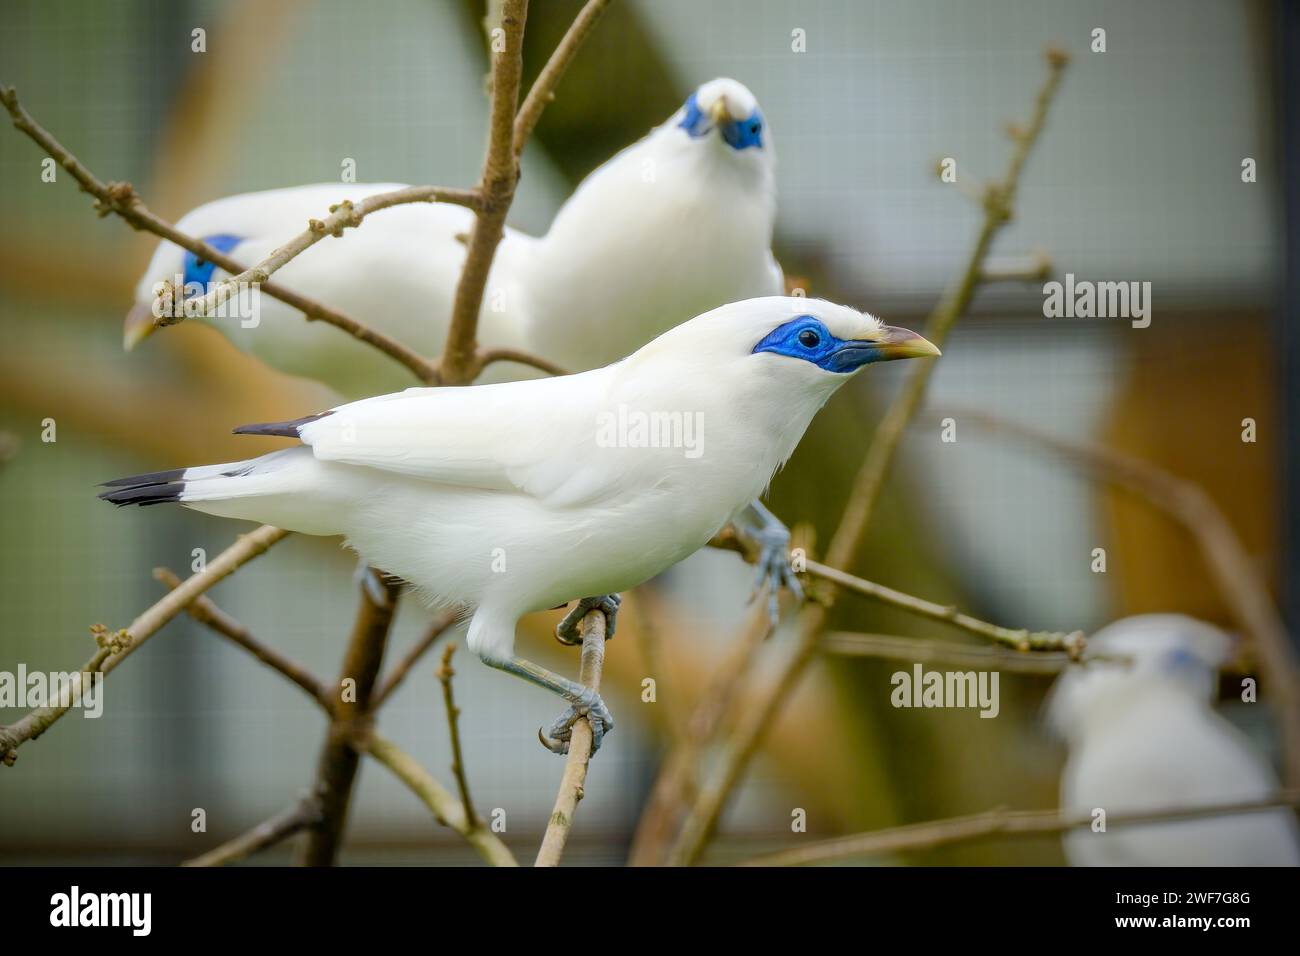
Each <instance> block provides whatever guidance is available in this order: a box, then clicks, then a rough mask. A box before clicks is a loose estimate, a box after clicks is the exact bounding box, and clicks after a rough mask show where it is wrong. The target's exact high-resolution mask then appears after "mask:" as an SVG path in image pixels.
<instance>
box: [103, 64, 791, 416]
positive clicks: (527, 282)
mask: <svg viewBox="0 0 1300 956" xmlns="http://www.w3.org/2000/svg"><path fill="white" fill-rule="evenodd" d="M398 188H401V186H400V184H395V183H382V184H367V185H361V184H348V185H344V184H331V183H326V184H320V185H311V186H299V187H295V188H290V189H275V190H269V191H266V192H257V193H248V194H244V195H239V196H232V197H229V198H226V199H220V200H217V201H215V202H211V203H208V204H206V205H204V206H200V207H199V208H197V209H195V210H193V211H192V212H190V213H188V214H186V215H185V216H184V217H183V218H182V219H181V220H180V222H179V223H178V224H177V225H178V226H179V228H180V229H181V230H182V231H184V232H186V233H188V234H190V235H194V236H199V237H201V238H203V239H205V240H206V241H208V242H209V243H211V244H212V245H213V246H215V247H216V248H218V249H219V250H220V251H222V252H226V253H228V254H229V255H231V256H232V257H234V258H235V259H237V260H238V261H239V262H240V263H241V264H243V265H245V266H252V265H253V264H255V263H256V262H259V261H261V260H262V259H264V258H265V257H266V256H267V255H269V254H270V253H271V251H272V250H274V249H275V248H276V247H277V246H279V245H282V244H283V243H284V242H286V241H287V240H288V239H290V238H291V237H293V236H294V235H296V234H298V233H300V232H302V231H303V230H304V229H305V228H306V227H307V222H308V220H309V219H311V218H313V217H315V218H323V217H324V215H325V214H326V211H327V210H328V209H329V207H330V206H332V205H334V204H336V203H339V202H341V201H342V200H344V199H351V200H354V201H356V200H360V199H363V198H365V197H367V196H370V195H373V194H375V193H380V192H385V191H388V190H391V189H398ZM775 216H776V180H775V156H774V153H773V148H772V140H771V131H770V130H769V129H768V128H767V126H766V124H765V121H764V118H763V115H762V113H761V111H760V110H759V107H758V102H757V101H756V100H755V98H754V96H753V94H752V93H750V91H749V90H748V89H746V88H745V87H744V86H742V85H741V84H740V83H738V82H736V81H735V80H730V79H716V80H712V81H710V82H708V83H705V84H704V85H703V86H701V87H699V89H697V90H696V91H695V92H694V93H692V94H691V96H690V98H689V99H687V101H686V103H685V104H684V105H683V106H682V107H681V109H679V110H678V111H677V112H676V113H675V114H674V115H673V116H672V117H671V118H670V119H669V120H668V121H667V122H665V123H664V124H663V125H661V126H659V127H657V128H656V129H654V130H652V131H651V132H650V133H649V134H648V135H647V136H645V137H644V138H643V139H641V140H640V141H639V142H637V143H635V144H634V145H632V146H629V147H628V148H627V149H624V150H623V151H622V152H620V153H618V154H617V155H616V156H614V157H613V158H612V159H610V160H609V161H608V162H606V163H605V164H604V165H603V166H601V167H600V168H598V169H597V170H595V171H594V172H593V173H591V175H589V176H588V177H587V178H586V179H585V180H584V181H583V182H582V184H581V185H579V187H578V188H577V190H576V191H575V192H574V194H573V195H572V196H571V197H570V198H569V200H568V201H567V202H566V203H565V204H564V206H563V207H562V208H561V209H560V211H559V213H558V214H557V215H556V217H555V220H554V222H553V223H552V225H551V228H550V230H549V231H548V232H547V233H546V235H544V236H542V237H541V238H534V237H531V236H527V235H525V234H523V233H521V232H518V231H515V230H513V229H507V230H506V234H505V237H504V239H503V240H502V242H501V245H500V247H499V249H498V251H497V255H496V259H495V261H494V263H493V267H492V272H491V274H490V276H489V278H488V286H487V294H486V295H485V297H484V304H483V308H482V310H481V314H480V319H479V321H480V325H479V341H480V342H481V343H482V344H484V345H485V346H510V347H513V348H523V349H527V350H530V351H533V352H535V353H537V354H539V355H542V356H543V357H545V358H547V359H549V360H551V361H552V362H555V363H556V364H558V365H560V366H562V367H564V368H567V369H571V370H575V371H577V370H582V369H589V368H595V367H597V366H600V365H605V364H607V363H609V362H612V361H615V360H616V359H619V358H621V357H623V356H624V355H627V354H629V353H630V352H632V351H634V350H635V349H637V348H639V347H641V346H642V345H644V344H645V343H646V342H648V341H649V340H650V339H652V338H654V337H655V336H656V335H658V334H659V333H661V332H664V331H666V330H667V329H670V328H672V327H673V326H675V325H677V324H679V323H681V322H685V321H686V320H687V319H689V318H691V317H692V316H695V315H698V314H700V313H702V312H706V311H708V310H709V309H713V308H716V307H717V306H720V305H722V304H724V303H727V302H734V301H737V300H739V299H745V298H750V297H754V296H762V295H779V294H781V293H782V292H783V291H784V288H783V279H782V274H781V269H780V267H779V266H778V265H777V263H776V260H775V259H773V258H772V253H771V250H770V247H771V244H772V230H773V223H774V220H775ZM472 222H473V213H471V212H470V211H469V210H467V209H464V208H462V207H460V206H452V205H443V204H436V203H434V204H428V203H418V204H412V205H403V206H397V207H393V208H391V209H387V210H383V211H380V212H377V213H373V214H371V215H370V216H369V217H367V219H366V221H365V222H364V223H363V224H362V225H361V226H360V227H359V228H356V229H349V230H346V231H345V232H344V234H343V235H342V236H341V237H338V238H330V239H327V240H324V241H322V242H319V243H317V244H316V245H314V246H313V247H311V248H310V249H308V250H307V251H306V252H304V253H303V254H301V255H300V256H298V257H297V258H296V259H294V260H293V261H291V262H290V263H288V264H287V265H286V266H284V267H283V268H282V269H280V270H279V271H278V272H277V273H276V274H275V276H274V281H275V282H277V283H279V284H280V285H283V286H285V287H287V288H289V289H292V290H294V291H297V292H301V293H303V294H304V295H308V296H311V297H312V298H315V299H318V300H321V301H323V302H324V303H326V304H328V305H330V306H333V307H336V308H339V309H341V310H343V311H344V312H346V313H348V314H349V315H351V316H352V317H354V318H356V319H357V320H358V321H360V322H362V323H364V324H365V325H368V326H370V327H372V328H374V329H376V330H377V331H379V332H383V333H385V334H387V335H389V336H390V337H393V338H395V339H397V340H398V341H400V342H403V343H404V344H406V345H409V346H411V347H412V348H414V349H415V350H416V351H418V352H420V353H421V354H424V355H430V356H434V355H437V354H438V352H439V351H440V350H441V348H442V344H443V340H444V339H445V337H446V333H447V326H448V322H449V318H450V314H451V306H452V299H453V296H454V293H455V289H456V283H457V280H458V279H459V276H460V271H461V266H462V264H463V262H464V259H465V244H464V241H463V240H464V236H466V235H467V234H468V232H469V230H470V228H471V224H472ZM176 276H180V277H181V280H182V283H183V284H185V285H186V286H187V287H188V288H189V289H190V295H192V294H194V290H195V288H196V286H197V287H200V288H203V289H206V287H207V286H208V284H209V283H210V282H213V281H215V280H217V279H219V278H221V277H224V276H225V273H224V272H222V271H220V270H217V269H215V268H214V266H213V264H212V263H205V262H201V261H198V260H197V259H196V257H195V256H194V255H193V254H192V253H188V252H186V251H185V250H183V249H181V248H180V247H178V246H176V245H173V244H172V243H170V242H163V243H161V244H160V245H159V246H158V249H157V251H156V252H155V253H154V256H153V259H152V261H151V262H150V263H149V267H148V269H147V270H146V271H145V274H144V275H143V277H142V278H141V279H140V282H139V284H138V286H137V288H136V305H135V307H134V308H133V309H132V310H131V311H130V313H129V314H128V315H127V319H126V325H125V328H124V331H123V337H124V343H125V345H126V347H127V348H131V347H133V346H134V345H136V344H137V343H138V342H139V341H140V340H141V339H143V338H144V337H145V336H147V335H148V334H149V333H150V332H151V331H152V330H153V329H154V320H153V314H152V305H153V302H154V298H155V296H154V291H155V286H156V285H157V284H158V283H160V282H162V281H164V280H166V281H172V282H173V283H174V282H175V277H176ZM260 305H261V313H260V315H259V316H258V324H257V326H256V327H251V328H245V327H243V323H241V322H240V320H239V319H236V318H209V319H203V320H202V321H205V322H207V323H208V324H210V325H212V326H214V327H215V328H217V329H218V330H220V331H221V332H222V334H224V335H225V336H226V337H227V338H229V339H230V340H231V341H232V342H233V343H234V344H235V345H236V346H238V347H239V348H240V349H242V350H243V351H245V352H249V353H251V354H253V355H255V356H257V357H258V358H259V359H261V360H262V361H264V362H266V363H267V364H268V365H271V366H273V367H274V368H277V369H279V370H281V371H284V372H288V373H290V374H293V375H299V376H304V377H306V378H311V379H314V380H316V381H319V382H323V383H325V384H326V385H329V386H331V387H332V388H334V389H335V390H336V391H338V392H339V393H340V394H341V395H343V396H344V397H345V398H360V397H363V396H367V395H376V394H379V393H382V392H388V391H392V390H394V389H397V388H402V387H405V386H406V385H408V384H410V373H409V372H407V371H406V370H405V369H403V368H402V367H401V366H399V365H397V364H396V363H395V362H393V361H392V360H391V359H389V358H388V357H386V356H384V355H382V354H380V353H378V352H375V351H373V350H368V349H363V348H358V347H357V344H356V343H355V342H354V341H351V340H350V338H349V337H348V336H347V335H346V334H345V333H343V332H341V331H340V330H338V329H335V328H331V327H329V326H327V325H325V324H324V323H319V322H312V323H309V322H306V321H304V320H303V318H302V316H301V315H300V314H299V313H298V312H297V311H295V310H294V309H292V308H290V307H288V306H286V305H284V304H283V303H281V302H279V301H277V300H274V299H272V298H271V297H270V296H261V297H260ZM495 374H497V375H498V376H501V377H525V376H527V377H531V375H532V374H533V373H531V372H530V371H528V370H524V369H522V368H520V367H517V366H515V367H512V368H511V369H510V370H509V371H502V370H497V371H496V372H495Z"/></svg>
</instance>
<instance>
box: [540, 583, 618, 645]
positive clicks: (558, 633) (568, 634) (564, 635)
mask: <svg viewBox="0 0 1300 956" xmlns="http://www.w3.org/2000/svg"><path fill="white" fill-rule="evenodd" d="M622 603H623V598H622V597H621V596H620V595H618V594H601V595H599V596H597V597H586V598H583V599H582V600H581V601H579V602H578V603H577V604H575V605H574V606H573V608H572V610H570V611H569V613H568V614H566V615H564V619H563V620H562V621H560V623H559V624H557V625H555V639H556V640H557V641H559V642H560V643H561V644H569V645H573V644H581V643H582V619H583V618H584V617H586V615H587V612H588V611H596V610H600V611H604V612H605V620H606V622H607V623H606V624H605V640H609V639H610V638H611V637H613V636H614V628H615V627H617V626H618V609H619V606H620V605H621V604H622Z"/></svg>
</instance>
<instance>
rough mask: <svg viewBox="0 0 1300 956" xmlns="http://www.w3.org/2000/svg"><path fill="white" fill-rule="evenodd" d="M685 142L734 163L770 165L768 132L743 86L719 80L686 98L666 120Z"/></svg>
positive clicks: (759, 112)
mask: <svg viewBox="0 0 1300 956" xmlns="http://www.w3.org/2000/svg"><path fill="white" fill-rule="evenodd" d="M666 125H667V126H668V127H670V128H672V129H673V130H675V131H676V135H678V136H679V137H682V138H683V139H684V140H685V141H686V142H689V143H691V144H694V147H695V148H697V149H701V150H705V149H707V150H710V151H711V152H713V153H714V154H716V155H718V156H723V157H731V158H732V159H733V160H734V161H735V162H738V163H748V164H756V165H761V166H770V165H771V164H772V162H773V151H772V142H771V132H770V131H769V130H768V128H767V122H766V120H764V118H763V113H762V111H761V110H760V109H759V108H758V100H757V99H755V98H754V94H753V93H751V92H749V90H748V89H746V87H745V86H744V84H742V83H738V82H736V81H735V80H731V79H727V78H725V77H720V78H718V79H716V80H710V81H709V82H707V83H705V84H704V85H703V86H701V87H699V88H698V89H697V90H695V92H694V93H692V94H691V95H690V96H688V97H687V98H686V102H685V103H684V104H683V105H682V108H681V109H679V110H678V111H677V112H676V113H675V114H674V115H673V117H672V119H670V120H669V121H668V123H667V124H666Z"/></svg>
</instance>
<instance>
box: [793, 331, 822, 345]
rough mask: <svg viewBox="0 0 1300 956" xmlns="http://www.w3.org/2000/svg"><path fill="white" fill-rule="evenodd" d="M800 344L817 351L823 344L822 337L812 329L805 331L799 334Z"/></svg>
mask: <svg viewBox="0 0 1300 956" xmlns="http://www.w3.org/2000/svg"><path fill="white" fill-rule="evenodd" d="M799 344H800V345H802V346H803V347H804V348H806V349H815V348H816V347H817V346H819V345H821V344H822V337H821V336H820V335H818V334H817V333H816V332H815V331H813V330H812V329H804V330H803V331H802V332H800V333H799Z"/></svg>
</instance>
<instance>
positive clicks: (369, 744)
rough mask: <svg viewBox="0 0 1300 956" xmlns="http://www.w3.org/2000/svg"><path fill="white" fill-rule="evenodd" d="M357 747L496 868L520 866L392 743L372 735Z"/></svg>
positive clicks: (505, 847)
mask: <svg viewBox="0 0 1300 956" xmlns="http://www.w3.org/2000/svg"><path fill="white" fill-rule="evenodd" d="M357 746H359V747H360V748H361V750H362V751H364V752H365V753H367V754H369V755H370V756H372V757H374V758H375V759H376V760H378V761H379V762H380V763H381V764H383V765H384V766H385V767H387V768H388V769H389V770H391V771H392V772H393V773H394V775H396V777H397V779H399V780H401V781H402V783H404V784H406V785H407V786H408V787H410V788H411V791H412V792H413V793H414V794H415V795H416V796H417V797H419V798H420V800H421V801H423V802H424V805H425V806H426V807H428V808H429V810H430V811H432V812H433V816H434V819H436V820H437V821H438V822H439V823H441V824H443V825H444V826H448V827H451V829H453V830H455V831H456V832H457V833H459V834H460V835H461V836H463V837H464V838H465V840H466V842H468V843H469V845H470V846H472V847H473V848H474V849H475V850H477V851H478V853H479V855H480V856H481V857H483V859H484V860H486V861H487V862H489V863H491V864H492V865H493V866H518V865H519V863H518V862H517V861H516V860H515V857H514V854H513V853H511V852H510V848H509V847H507V846H506V845H505V844H504V843H502V842H501V840H500V838H499V837H498V836H497V835H496V834H495V833H493V832H492V831H491V830H490V829H489V828H488V827H485V826H471V825H470V822H469V817H467V816H466V814H465V808H464V806H463V805H462V804H461V803H460V801H459V800H457V799H456V798H455V797H454V796H452V795H451V792H450V791H449V790H447V789H446V788H445V787H444V786H443V785H442V784H440V783H438V781H437V780H434V779H433V777H432V776H430V775H429V773H428V771H426V770H425V769H424V768H423V767H421V766H420V764H419V763H418V762H417V761H416V760H415V758H413V757H411V756H410V755H409V754H407V753H406V752H404V751H403V750H402V749H401V748H400V747H398V746H397V745H396V744H394V743H393V742H392V741H390V740H386V739H384V738H383V737H380V736H379V735H378V734H376V733H374V732H373V731H370V732H367V733H365V734H364V735H362V737H361V738H360V739H359V740H358V741H357Z"/></svg>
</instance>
